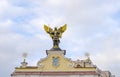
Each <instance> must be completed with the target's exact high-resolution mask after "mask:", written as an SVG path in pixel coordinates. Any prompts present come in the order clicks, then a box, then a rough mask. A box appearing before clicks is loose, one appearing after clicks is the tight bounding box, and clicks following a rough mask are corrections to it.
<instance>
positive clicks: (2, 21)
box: [0, 0, 120, 77]
mask: <svg viewBox="0 0 120 77" xmlns="http://www.w3.org/2000/svg"><path fill="white" fill-rule="evenodd" d="M44 24H46V25H49V26H50V27H52V28H54V27H58V28H59V27H61V26H63V25H64V24H67V30H66V31H65V32H64V33H63V35H62V38H61V39H60V41H61V43H60V48H61V49H63V50H66V52H67V53H66V55H65V56H66V57H67V58H71V59H72V60H77V59H80V60H83V59H85V56H84V54H85V53H89V54H90V58H91V60H92V62H93V64H95V65H97V67H98V68H100V69H101V70H103V71H105V70H109V71H110V72H111V73H112V74H114V75H116V77H120V0H0V66H1V68H0V76H2V77H10V75H11V73H12V72H13V71H14V68H15V67H19V66H21V62H22V61H23V57H22V54H23V53H25V52H26V53H27V54H28V56H27V59H26V61H27V62H28V65H31V66H36V65H37V61H39V60H40V58H44V57H46V50H49V49H51V48H52V40H51V38H50V37H49V35H48V34H47V33H46V32H45V31H44V28H43V27H44Z"/></svg>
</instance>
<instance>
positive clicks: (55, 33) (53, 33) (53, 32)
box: [44, 24, 67, 48]
mask: <svg viewBox="0 0 120 77" xmlns="http://www.w3.org/2000/svg"><path fill="white" fill-rule="evenodd" d="M66 28H67V25H66V24H65V25H63V26H62V27H60V28H57V27H55V28H54V29H52V28H51V27H49V26H47V25H44V29H45V31H46V32H47V33H48V34H49V35H50V37H51V38H52V40H53V48H59V43H60V40H59V38H61V37H62V33H63V32H65V30H66Z"/></svg>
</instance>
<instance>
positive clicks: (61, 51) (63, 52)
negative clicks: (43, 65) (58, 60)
mask: <svg viewBox="0 0 120 77" xmlns="http://www.w3.org/2000/svg"><path fill="white" fill-rule="evenodd" d="M51 53H54V54H63V55H65V54H66V50H56V51H55V50H46V54H47V55H48V54H51Z"/></svg>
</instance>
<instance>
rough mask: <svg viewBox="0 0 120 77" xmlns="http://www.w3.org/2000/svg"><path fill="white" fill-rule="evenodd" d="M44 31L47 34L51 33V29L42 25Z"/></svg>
mask: <svg viewBox="0 0 120 77" xmlns="http://www.w3.org/2000/svg"><path fill="white" fill-rule="evenodd" d="M44 30H45V31H46V32H47V33H50V32H53V29H52V28H50V27H49V26H47V25H44Z"/></svg>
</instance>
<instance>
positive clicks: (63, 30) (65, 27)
mask: <svg viewBox="0 0 120 77" xmlns="http://www.w3.org/2000/svg"><path fill="white" fill-rule="evenodd" d="M66 29H67V24H65V25H63V26H62V27H60V28H59V29H58V32H59V33H60V35H59V37H60V38H61V37H62V33H63V32H65V31H66Z"/></svg>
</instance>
